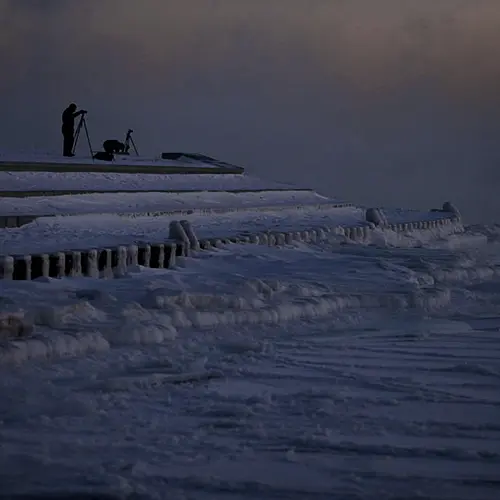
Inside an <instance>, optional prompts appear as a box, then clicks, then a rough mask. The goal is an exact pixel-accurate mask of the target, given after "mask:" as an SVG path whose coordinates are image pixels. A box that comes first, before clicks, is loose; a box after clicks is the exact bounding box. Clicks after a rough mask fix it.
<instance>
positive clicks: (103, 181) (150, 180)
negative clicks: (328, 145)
mask: <svg viewBox="0 0 500 500" xmlns="http://www.w3.org/2000/svg"><path fill="white" fill-rule="evenodd" d="M279 189H296V186H292V185H290V184H284V183H279V182H273V181H267V180H262V179H259V178H257V177H252V176H251V175H246V174H115V173H97V172H0V192H1V191H242V190H250V191H258V190H279Z"/></svg>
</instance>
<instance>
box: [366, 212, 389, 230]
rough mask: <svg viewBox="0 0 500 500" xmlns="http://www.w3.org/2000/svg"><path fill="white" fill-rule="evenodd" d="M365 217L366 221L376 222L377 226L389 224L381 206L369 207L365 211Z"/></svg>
mask: <svg viewBox="0 0 500 500" xmlns="http://www.w3.org/2000/svg"><path fill="white" fill-rule="evenodd" d="M365 219H366V222H370V223H372V224H375V226H385V225H387V218H386V217H385V214H384V212H382V210H380V209H379V208H368V209H367V210H366V213H365Z"/></svg>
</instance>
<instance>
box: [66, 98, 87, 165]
mask: <svg viewBox="0 0 500 500" xmlns="http://www.w3.org/2000/svg"><path fill="white" fill-rule="evenodd" d="M84 113H85V110H80V111H76V104H73V103H71V104H70V105H69V106H68V107H67V108H66V109H65V110H64V111H63V114H62V127H61V132H62V135H63V138H64V144H63V154H64V156H73V153H72V150H73V142H74V135H75V118H76V117H77V116H80V115H83V114H84Z"/></svg>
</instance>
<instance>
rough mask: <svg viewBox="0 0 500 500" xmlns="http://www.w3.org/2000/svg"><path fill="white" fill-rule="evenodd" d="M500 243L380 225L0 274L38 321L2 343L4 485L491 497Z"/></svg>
mask: <svg viewBox="0 0 500 500" xmlns="http://www.w3.org/2000/svg"><path fill="white" fill-rule="evenodd" d="M395 244H397V245H398V247H395V246H394V245H395ZM499 245H500V227H499V226H496V227H490V228H484V227H476V228H473V229H469V230H468V231H466V232H465V233H464V234H462V235H455V236H453V237H449V238H448V237H445V236H444V235H442V236H441V237H439V238H437V239H434V240H423V239H420V236H419V234H418V233H415V234H414V235H412V236H401V235H398V236H396V235H393V234H391V233H378V240H377V241H371V242H370V245H362V244H349V245H344V244H342V241H341V240H340V239H335V238H334V237H332V238H331V239H330V240H329V241H326V242H323V243H320V244H310V245H305V244H302V243H297V244H295V245H294V246H290V247H286V248H264V247H261V246H252V245H245V246H239V245H230V246H228V247H226V248H225V249H221V250H215V251H213V252H203V253H201V254H199V255H198V256H196V257H195V258H189V259H185V260H184V261H183V262H181V265H180V266H179V267H178V268H177V269H174V270H167V271H161V270H148V269H140V268H139V269H131V272H130V274H129V275H127V276H125V277H124V278H122V279H118V280H92V279H86V278H79V279H63V280H41V281H35V282H10V283H9V282H5V281H4V282H0V310H1V311H4V312H6V311H9V312H15V311H17V312H19V314H20V316H24V318H25V320H26V321H32V322H33V323H34V324H35V332H34V336H33V337H32V338H30V339H29V340H18V341H16V342H12V341H5V342H4V344H3V346H2V347H1V349H0V360H1V361H0V372H1V373H0V391H1V402H0V449H1V451H2V453H0V484H1V485H2V495H14V494H19V495H20V494H28V493H30V494H35V493H36V494H38V495H40V497H43V498H54V497H56V496H55V495H56V493H61V494H66V495H67V496H66V498H70V497H71V495H72V494H73V495H75V494H76V493H78V492H93V493H94V494H96V493H98V492H99V493H101V494H103V495H104V494H106V493H107V494H109V495H112V497H111V498H141V499H142V498H144V499H166V498H168V499H214V500H215V499H217V500H218V499H221V498H225V499H231V500H233V499H234V500H235V499H243V500H245V499H248V500H250V499H259V500H262V499H276V498H287V499H297V500H303V499H332V498H339V499H340V498H341V499H365V498H366V499H375V498H384V499H395V498H400V499H401V498H404V499H417V498H422V499H436V500H437V499H440V500H441V499H449V500H460V499H467V500H469V499H472V498H474V499H475V500H476V499H484V500H486V499H492V500H493V499H497V498H498V497H499V494H500V481H499V480H498V471H499V468H500V424H499V422H500V314H499V308H498V304H499V303H500V258H499V255H500V252H499ZM28 359H29V361H28ZM40 497H39V498H40ZM56 498H59V497H56Z"/></svg>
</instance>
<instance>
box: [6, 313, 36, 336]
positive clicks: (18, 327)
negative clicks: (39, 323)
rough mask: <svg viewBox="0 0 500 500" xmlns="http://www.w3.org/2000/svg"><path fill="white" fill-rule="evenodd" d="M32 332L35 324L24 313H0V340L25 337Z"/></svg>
mask: <svg viewBox="0 0 500 500" xmlns="http://www.w3.org/2000/svg"><path fill="white" fill-rule="evenodd" d="M32 333H33V324H32V323H30V322H29V321H27V320H26V318H25V317H24V315H23V314H19V313H18V314H15V313H1V314H0V340H6V339H16V338H17V339H18V338H23V337H27V336H29V335H31V334H32Z"/></svg>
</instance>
